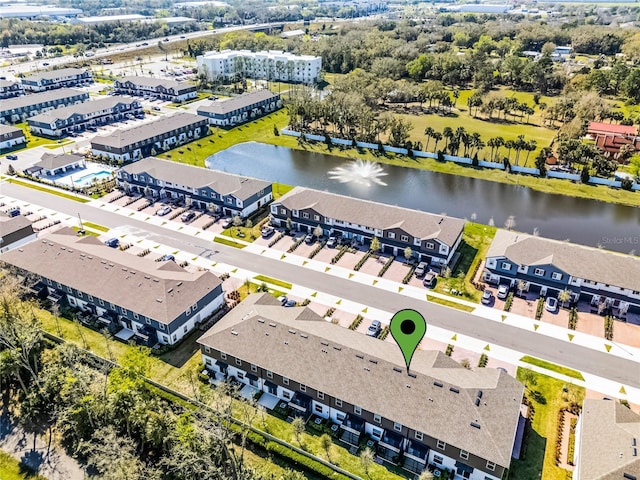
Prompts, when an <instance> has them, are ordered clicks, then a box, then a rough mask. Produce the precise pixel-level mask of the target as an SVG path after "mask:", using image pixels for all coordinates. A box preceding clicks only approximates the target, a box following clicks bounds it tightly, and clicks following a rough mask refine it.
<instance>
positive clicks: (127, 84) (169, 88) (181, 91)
mask: <svg viewBox="0 0 640 480" xmlns="http://www.w3.org/2000/svg"><path fill="white" fill-rule="evenodd" d="M113 89H114V90H115V91H116V92H118V93H124V94H127V95H136V96H147V95H149V96H152V97H154V98H159V99H161V100H170V101H172V102H184V101H185V100H190V99H192V98H196V97H197V96H198V89H197V87H196V86H195V85H191V84H188V83H180V82H176V81H175V80H167V79H162V78H151V77H123V78H118V79H116V80H115V81H114V82H113Z"/></svg>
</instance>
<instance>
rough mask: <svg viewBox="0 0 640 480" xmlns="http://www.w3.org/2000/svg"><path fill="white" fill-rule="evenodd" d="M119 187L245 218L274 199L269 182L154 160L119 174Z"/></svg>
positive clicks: (128, 191) (133, 166)
mask: <svg viewBox="0 0 640 480" xmlns="http://www.w3.org/2000/svg"><path fill="white" fill-rule="evenodd" d="M116 183H117V184H118V187H119V188H121V189H122V190H124V191H125V192H127V193H140V194H143V195H151V196H153V197H157V198H175V199H180V200H183V201H184V202H185V204H187V205H190V206H194V207H197V208H201V209H206V210H209V211H212V212H220V213H222V214H224V215H231V216H235V215H240V217H243V218H244V217H248V216H249V215H251V214H252V213H253V212H255V211H256V210H257V209H258V208H260V207H262V206H264V205H266V204H267V203H269V202H270V201H271V200H272V199H273V193H272V185H271V183H269V182H266V181H263V180H257V179H255V178H247V177H241V176H239V175H232V174H230V173H224V172H220V171H217V170H210V169H208V168H200V167H193V166H191V165H185V164H182V163H176V162H171V161H168V160H161V159H159V158H154V157H148V158H145V159H143V160H140V161H138V162H135V163H132V164H130V165H127V166H125V167H123V168H121V169H120V170H118V173H117V175H116Z"/></svg>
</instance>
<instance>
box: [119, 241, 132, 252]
mask: <svg viewBox="0 0 640 480" xmlns="http://www.w3.org/2000/svg"><path fill="white" fill-rule="evenodd" d="M131 247H132V245H131V244H130V243H121V244H120V246H119V247H118V248H119V249H120V250H122V251H123V252H124V251H125V250H129V249H130V248H131Z"/></svg>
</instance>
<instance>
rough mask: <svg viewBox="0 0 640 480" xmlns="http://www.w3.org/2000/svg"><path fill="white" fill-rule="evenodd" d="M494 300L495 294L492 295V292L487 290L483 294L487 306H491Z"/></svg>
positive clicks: (483, 301) (483, 300)
mask: <svg viewBox="0 0 640 480" xmlns="http://www.w3.org/2000/svg"><path fill="white" fill-rule="evenodd" d="M492 299H493V293H491V290H485V291H484V292H482V303H484V304H485V305H489V304H490V303H491V300H492Z"/></svg>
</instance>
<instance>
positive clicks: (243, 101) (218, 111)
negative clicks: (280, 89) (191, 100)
mask: <svg viewBox="0 0 640 480" xmlns="http://www.w3.org/2000/svg"><path fill="white" fill-rule="evenodd" d="M281 107H282V101H281V100H280V95H278V94H277V93H271V92H270V91H269V90H256V91H254V92H250V93H244V94H242V95H239V96H237V97H233V98H230V99H228V100H222V101H215V102H212V103H210V104H209V105H203V106H201V107H198V115H202V116H203V117H207V118H208V119H209V123H210V124H211V125H219V126H232V125H238V124H239V123H244V122H248V121H250V120H253V119H256V118H260V117H262V116H263V115H266V114H267V113H270V112H273V111H275V110H277V109H279V108H281Z"/></svg>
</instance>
